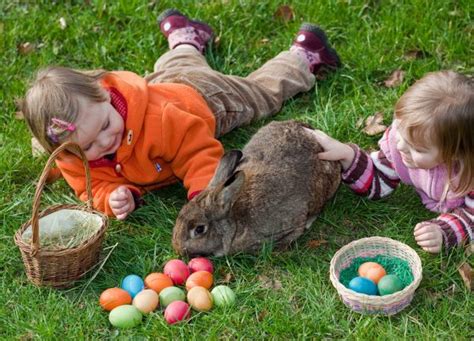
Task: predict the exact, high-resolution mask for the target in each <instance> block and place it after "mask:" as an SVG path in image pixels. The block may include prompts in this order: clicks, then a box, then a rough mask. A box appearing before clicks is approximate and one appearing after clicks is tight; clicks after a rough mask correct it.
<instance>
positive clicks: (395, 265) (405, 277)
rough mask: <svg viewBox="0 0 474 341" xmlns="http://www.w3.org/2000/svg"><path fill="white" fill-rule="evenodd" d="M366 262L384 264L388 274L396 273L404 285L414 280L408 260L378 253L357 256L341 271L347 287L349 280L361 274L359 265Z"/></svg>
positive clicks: (340, 279)
mask: <svg viewBox="0 0 474 341" xmlns="http://www.w3.org/2000/svg"><path fill="white" fill-rule="evenodd" d="M365 262H375V263H378V264H380V265H382V266H383V267H384V269H385V271H386V272H387V275H396V276H397V277H398V278H399V279H400V280H401V281H402V283H403V286H404V287H407V286H408V285H409V284H410V283H411V282H413V279H414V277H413V273H412V272H411V269H410V265H409V264H408V262H407V261H406V260H403V259H400V258H397V257H389V256H384V255H378V256H375V257H361V258H355V259H354V260H353V261H352V263H351V265H350V266H349V267H348V268H345V269H344V270H342V271H341V274H340V276H339V281H340V282H341V283H342V285H344V286H345V287H346V288H348V287H349V282H350V281H351V280H352V279H353V278H354V277H357V276H359V273H358V270H359V267H360V266H361V265H362V264H363V263H365Z"/></svg>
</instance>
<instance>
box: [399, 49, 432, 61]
mask: <svg viewBox="0 0 474 341" xmlns="http://www.w3.org/2000/svg"><path fill="white" fill-rule="evenodd" d="M428 55H429V54H428V53H426V52H425V51H422V50H419V49H412V50H408V51H407V52H405V59H409V60H413V59H421V58H426V57H427V56H428Z"/></svg>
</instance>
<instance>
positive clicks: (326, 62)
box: [290, 23, 341, 73]
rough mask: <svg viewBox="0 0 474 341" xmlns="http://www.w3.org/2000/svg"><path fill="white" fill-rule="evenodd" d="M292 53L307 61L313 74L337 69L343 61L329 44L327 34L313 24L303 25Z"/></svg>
mask: <svg viewBox="0 0 474 341" xmlns="http://www.w3.org/2000/svg"><path fill="white" fill-rule="evenodd" d="M290 52H293V53H295V54H297V55H298V56H300V57H302V58H303V59H305V60H306V61H307V62H308V65H309V68H310V70H311V72H313V73H318V72H319V71H320V70H321V69H322V68H326V69H336V68H338V67H340V66H341V60H340V59H339V56H338V55H337V52H336V50H334V49H333V48H332V47H331V45H330V44H329V42H328V39H327V37H326V33H324V31H323V30H322V29H321V28H320V27H319V26H316V25H313V24H308V23H304V24H302V25H301V27H300V29H299V31H298V33H297V35H296V38H295V40H294V41H293V44H292V45H291V48H290Z"/></svg>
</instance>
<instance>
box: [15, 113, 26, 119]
mask: <svg viewBox="0 0 474 341" xmlns="http://www.w3.org/2000/svg"><path fill="white" fill-rule="evenodd" d="M15 118H16V119H17V120H24V119H25V116H24V115H23V111H16V112H15Z"/></svg>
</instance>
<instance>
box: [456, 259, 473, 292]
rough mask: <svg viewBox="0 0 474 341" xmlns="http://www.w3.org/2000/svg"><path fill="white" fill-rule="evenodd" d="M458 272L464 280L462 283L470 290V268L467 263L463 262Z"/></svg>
mask: <svg viewBox="0 0 474 341" xmlns="http://www.w3.org/2000/svg"><path fill="white" fill-rule="evenodd" d="M458 271H459V274H460V275H461V277H462V280H463V281H464V285H465V286H466V288H467V289H468V290H469V291H472V268H471V266H470V265H469V264H467V263H463V264H462V265H461V266H460V267H459V269H458Z"/></svg>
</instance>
